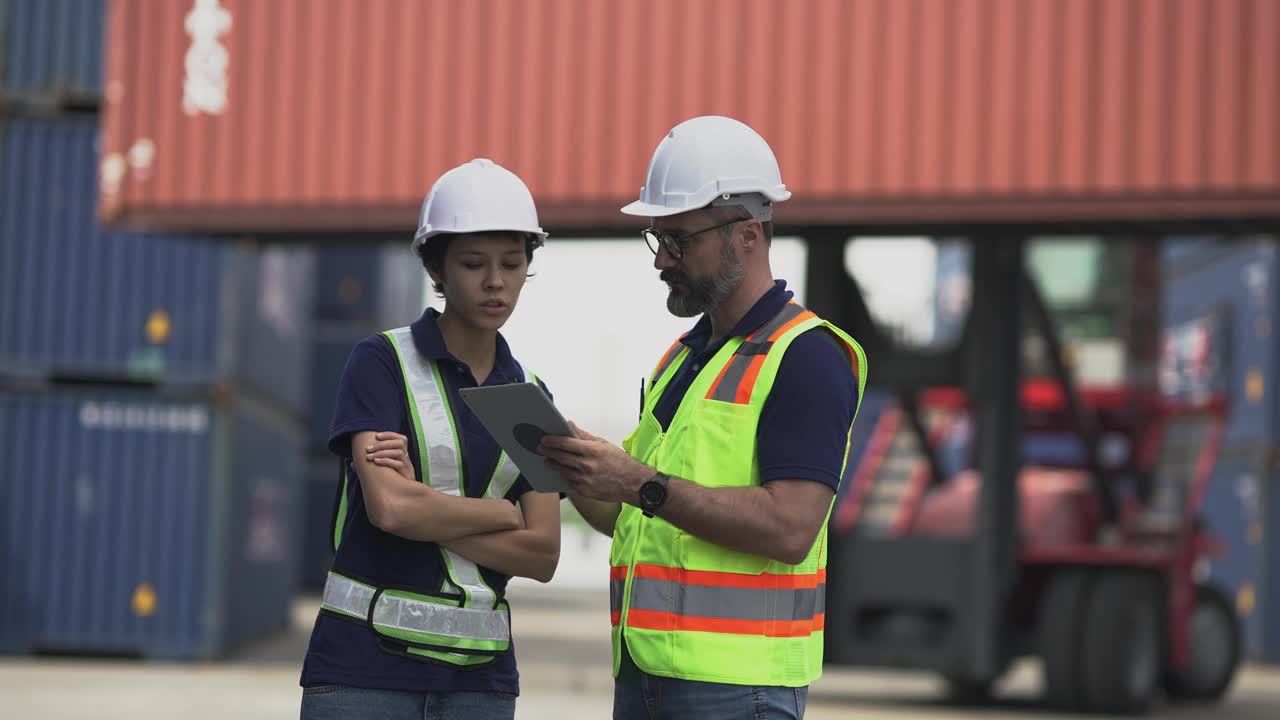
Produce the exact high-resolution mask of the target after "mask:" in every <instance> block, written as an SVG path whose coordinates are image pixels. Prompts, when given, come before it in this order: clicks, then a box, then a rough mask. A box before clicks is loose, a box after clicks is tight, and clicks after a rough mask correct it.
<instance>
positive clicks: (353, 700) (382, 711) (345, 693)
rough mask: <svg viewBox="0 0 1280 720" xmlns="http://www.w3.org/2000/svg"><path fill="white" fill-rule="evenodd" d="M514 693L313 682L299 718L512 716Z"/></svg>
mask: <svg viewBox="0 0 1280 720" xmlns="http://www.w3.org/2000/svg"><path fill="white" fill-rule="evenodd" d="M515 716H516V696H515V695H510V694H507V693H491V692H484V693H482V692H430V693H416V692H403V691H400V690H369V689H365V688H355V687H347V686H346V685H316V686H313V687H309V688H303V690H302V720H364V719H365V718H368V720H463V719H464V718H465V719H466V720H511V719H512V718H514V717H515Z"/></svg>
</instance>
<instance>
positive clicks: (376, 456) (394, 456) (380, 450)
mask: <svg viewBox="0 0 1280 720" xmlns="http://www.w3.org/2000/svg"><path fill="white" fill-rule="evenodd" d="M364 457H365V460H367V461H369V462H371V463H373V464H374V465H381V466H382V467H386V468H391V469H392V470H395V471H396V472H398V473H400V475H401V476H403V477H405V478H407V479H409V480H412V481H414V482H417V481H418V476H417V473H416V472H414V469H413V463H412V462H410V461H409V438H407V437H405V436H404V435H401V434H399V433H393V432H385V431H384V432H379V433H376V434H375V435H374V442H373V443H371V444H370V445H368V446H366V447H365V451H364Z"/></svg>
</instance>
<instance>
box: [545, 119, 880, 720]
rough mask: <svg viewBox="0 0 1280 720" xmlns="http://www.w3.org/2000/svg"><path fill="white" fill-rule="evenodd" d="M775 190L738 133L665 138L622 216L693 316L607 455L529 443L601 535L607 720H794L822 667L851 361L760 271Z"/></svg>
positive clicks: (604, 447) (775, 181) (843, 346)
mask: <svg viewBox="0 0 1280 720" xmlns="http://www.w3.org/2000/svg"><path fill="white" fill-rule="evenodd" d="M790 195H791V194H790V193H789V192H788V191H787V189H786V186H785V185H783V183H782V180H781V176H780V173H779V170H778V164H777V161H776V159H775V158H774V155H773V151H772V150H771V149H770V148H769V146H768V144H767V143H765V141H764V139H763V138H761V137H760V136H759V135H757V134H756V133H755V131H753V130H752V129H751V128H749V127H747V126H746V125H744V124H742V123H740V122H738V121H736V120H732V119H729V118H725V117H699V118H694V119H692V120H688V121H686V122H683V123H681V124H679V125H677V126H676V127H675V128H674V129H672V130H671V132H670V133H669V134H668V135H667V136H666V137H665V138H664V139H663V140H662V142H661V143H660V144H659V145H658V148H657V150H656V151H655V152H654V155H653V159H652V161H651V162H650V163H649V171H648V177H647V178H646V182H645V185H644V188H643V189H642V190H641V191H640V199H639V201H637V202H634V203H631V204H630V205H628V206H626V207H625V208H623V212H625V213H627V214H630V215H639V216H642V217H648V218H651V219H652V226H651V227H650V228H649V229H647V230H645V231H644V232H643V235H644V238H645V240H646V241H647V242H648V244H649V248H650V249H651V250H652V251H653V253H654V267H655V268H656V269H657V270H659V271H660V274H659V278H660V279H661V280H662V281H664V282H666V283H667V285H668V287H669V289H670V293H669V295H668V297H667V309H668V310H669V311H670V312H671V313H673V314H675V315H677V316H681V317H695V316H701V317H700V318H699V319H698V321H697V323H696V324H695V325H694V326H693V328H692V329H690V330H689V331H688V332H687V333H685V334H684V335H682V336H681V337H680V338H679V339H678V340H677V341H676V342H675V343H674V344H673V345H672V346H671V348H670V349H669V350H667V352H666V353H665V354H664V355H663V356H662V359H661V360H660V361H659V362H658V365H657V368H656V369H655V370H654V373H653V376H652V377H651V378H650V380H649V383H648V387H647V393H646V396H645V398H644V401H643V403H642V405H643V411H642V415H641V419H640V424H639V426H638V427H637V428H636V429H635V431H634V432H633V433H632V434H631V436H630V437H628V438H627V439H626V440H625V441H624V442H623V446H622V448H619V447H617V446H615V445H612V444H611V443H609V442H607V441H605V440H602V439H600V438H598V437H596V436H594V435H592V434H591V433H589V432H587V431H585V430H582V429H581V428H578V434H579V437H578V438H555V437H550V436H548V437H546V438H544V439H543V443H542V447H543V452H544V453H545V454H546V456H547V458H548V462H550V463H552V464H553V466H555V467H557V468H558V469H559V470H560V472H561V474H562V475H563V476H564V477H565V479H566V480H567V481H568V483H569V484H570V486H571V488H572V494H571V495H570V497H571V499H572V501H573V503H574V505H575V506H576V507H577V508H578V510H579V511H580V512H581V513H582V515H583V517H584V518H585V519H586V520H587V521H588V522H589V523H590V524H591V525H592V527H594V528H596V529H597V530H599V531H600V532H602V533H604V534H606V535H611V536H612V537H613V544H612V548H611V551H610V565H611V570H610V576H609V577H610V584H609V590H610V602H611V606H612V623H613V660H614V677H615V685H614V718H618V719H624V720H625V719H630V718H698V719H699V720H700V719H701V718H739V717H755V718H761V717H769V718H799V717H802V716H803V715H804V707H805V701H806V699H807V693H808V686H809V684H810V683H811V682H813V680H814V679H815V678H817V677H818V676H819V674H820V673H821V669H822V629H823V598H824V594H825V593H824V590H825V578H826V570H825V566H826V543H825V541H824V540H825V529H826V523H827V518H828V515H829V513H830V509H831V503H832V498H833V496H834V494H835V492H836V490H837V488H838V487H839V485H840V483H841V481H842V479H846V478H847V477H848V474H849V471H850V470H851V468H852V465H853V462H852V460H851V459H850V458H849V447H850V444H849V441H850V433H851V431H852V427H853V420H854V417H855V415H856V414H857V410H858V405H859V402H860V399H861V394H862V388H863V383H864V379H865V377H866V361H865V359H864V357H863V353H862V349H861V347H859V345H858V343H857V342H855V341H854V340H853V339H852V338H850V337H849V336H848V335H846V334H845V333H844V332H842V331H841V330H840V329H838V328H836V327H834V326H833V325H831V324H830V323H827V322H825V321H824V320H822V319H821V318H819V317H817V316H815V315H814V314H813V313H812V312H809V311H808V310H805V309H804V308H803V307H801V306H800V305H798V304H797V303H796V302H795V301H794V300H793V299H792V293H791V292H790V291H788V290H787V289H786V283H785V282H783V281H781V280H775V279H774V278H773V274H772V271H771V270H770V267H769V245H770V241H771V239H772V237H771V236H772V231H773V223H772V219H773V204H774V203H776V202H780V201H783V200H786V199H787V198H788V197H790Z"/></svg>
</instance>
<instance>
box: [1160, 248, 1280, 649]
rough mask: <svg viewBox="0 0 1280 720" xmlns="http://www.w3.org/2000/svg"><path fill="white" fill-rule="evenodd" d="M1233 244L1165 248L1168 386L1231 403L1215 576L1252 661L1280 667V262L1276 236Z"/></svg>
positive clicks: (1215, 491) (1178, 394) (1210, 517)
mask: <svg viewBox="0 0 1280 720" xmlns="http://www.w3.org/2000/svg"><path fill="white" fill-rule="evenodd" d="M1229 240H1232V241H1234V242H1221V241H1219V239H1216V238H1177V239H1174V240H1173V241H1172V242H1171V243H1169V245H1170V247H1169V248H1166V252H1165V279H1166V283H1165V290H1164V315H1165V317H1164V327H1165V332H1164V338H1165V346H1164V354H1163V357H1162V358H1161V370H1160V386H1161V390H1162V392H1163V393H1164V394H1165V395H1166V396H1169V397H1173V398H1181V399H1193V400H1194V399H1197V398H1203V397H1206V396H1208V395H1211V394H1216V393H1222V394H1224V395H1225V397H1226V398H1227V400H1228V403H1229V414H1228V420H1227V427H1226V432H1225V436H1224V441H1223V446H1222V449H1221V450H1220V452H1219V456H1218V461H1217V464H1216V466H1215V467H1214V471H1213V476H1212V478H1211V480H1210V484H1209V489H1208V492H1207V494H1206V497H1205V506H1204V510H1203V520H1204V522H1205V524H1206V525H1207V526H1208V528H1209V529H1210V530H1211V531H1212V532H1213V533H1214V534H1216V535H1217V536H1219V537H1220V538H1221V539H1222V540H1223V541H1225V543H1226V552H1225V553H1224V554H1223V556H1222V557H1219V558H1216V559H1214V560H1213V561H1212V562H1211V564H1210V576H1211V577H1212V578H1213V579H1214V580H1215V581H1217V582H1219V583H1221V584H1222V585H1223V586H1224V587H1226V588H1227V589H1228V590H1229V591H1230V592H1231V593H1232V594H1233V596H1234V597H1235V599H1236V609H1237V611H1238V612H1239V614H1240V616H1241V618H1242V620H1243V622H1244V627H1245V640H1246V650H1247V651H1248V653H1249V654H1250V655H1251V656H1254V657H1262V658H1265V659H1267V660H1270V661H1273V662H1280V642H1277V638H1280V570H1277V567H1278V566H1277V561H1278V560H1280V468H1277V466H1276V458H1277V457H1278V455H1277V449H1278V448H1280V394H1277V392H1276V389H1277V388H1276V387H1275V383H1276V382H1277V380H1278V379H1280V375H1278V374H1277V373H1278V372H1280V353H1278V352H1277V350H1280V348H1278V347H1277V343H1278V342H1280V335H1278V334H1277V328H1276V327H1275V321H1276V318H1277V311H1280V285H1277V270H1280V268H1278V267H1277V260H1280V256H1278V254H1277V251H1276V247H1275V242H1276V239H1275V238H1274V237H1253V238H1230V239H1229Z"/></svg>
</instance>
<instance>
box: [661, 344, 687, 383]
mask: <svg viewBox="0 0 1280 720" xmlns="http://www.w3.org/2000/svg"><path fill="white" fill-rule="evenodd" d="M682 340H684V335H681V336H680V340H677V341H676V344H675V345H672V346H671V348H670V349H669V350H668V351H667V356H666V357H665V358H663V363H662V364H661V365H659V366H658V369H657V370H655V371H654V373H653V382H657V381H658V378H660V377H662V373H664V372H666V371H667V368H669V367H671V365H672V363H674V362H675V361H676V360H678V359H680V357H681V356H682V355H684V354H685V353H687V352H689V348H688V347H687V346H686V345H684V343H683V342H681V341H682Z"/></svg>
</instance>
